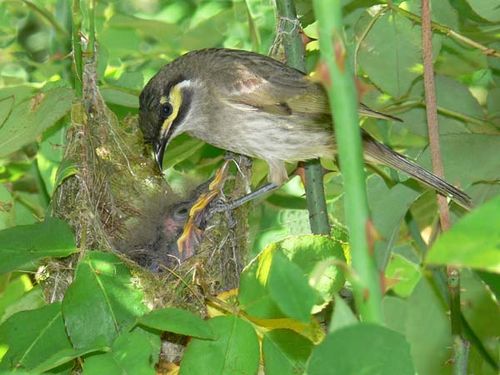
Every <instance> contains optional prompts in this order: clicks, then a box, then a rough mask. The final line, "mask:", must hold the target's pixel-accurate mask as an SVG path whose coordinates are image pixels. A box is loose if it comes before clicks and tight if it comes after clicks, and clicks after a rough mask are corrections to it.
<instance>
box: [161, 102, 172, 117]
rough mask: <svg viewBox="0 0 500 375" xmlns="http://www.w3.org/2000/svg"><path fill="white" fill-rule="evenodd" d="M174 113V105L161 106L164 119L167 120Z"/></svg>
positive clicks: (165, 104)
mask: <svg viewBox="0 0 500 375" xmlns="http://www.w3.org/2000/svg"><path fill="white" fill-rule="evenodd" d="M172 112H173V108H172V104H170V103H164V104H162V106H161V115H162V117H163V118H167V117H168V116H170V115H171V114H172Z"/></svg>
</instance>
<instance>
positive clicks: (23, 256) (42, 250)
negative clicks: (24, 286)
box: [0, 218, 77, 273]
mask: <svg viewBox="0 0 500 375" xmlns="http://www.w3.org/2000/svg"><path fill="white" fill-rule="evenodd" d="M76 251H77V248H76V244H75V238H74V236H73V232H72V231H71V228H70V227H69V225H68V224H67V223H66V222H64V221H62V220H59V219H54V218H50V219H47V220H46V221H45V222H43V223H40V224H32V225H19V226H16V227H12V228H8V229H4V230H2V231H0V273H5V272H9V271H14V270H16V269H21V268H22V267H23V266H24V267H31V266H33V265H35V264H36V262H37V261H38V260H40V259H43V258H46V257H65V256H68V255H70V254H73V253H75V252H76Z"/></svg>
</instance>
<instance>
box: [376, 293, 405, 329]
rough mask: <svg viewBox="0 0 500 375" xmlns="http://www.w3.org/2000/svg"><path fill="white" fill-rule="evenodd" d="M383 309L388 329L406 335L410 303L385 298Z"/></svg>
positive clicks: (403, 300) (388, 297)
mask: <svg viewBox="0 0 500 375" xmlns="http://www.w3.org/2000/svg"><path fill="white" fill-rule="evenodd" d="M382 308H383V312H384V318H385V324H386V326H387V328H390V329H393V330H394V331H397V332H400V333H402V334H403V335H404V334H405V332H406V320H407V316H408V302H407V301H406V300H405V299H402V298H398V297H392V296H385V297H384V299H383V300H382Z"/></svg>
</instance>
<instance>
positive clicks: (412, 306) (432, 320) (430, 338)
mask: <svg viewBox="0 0 500 375" xmlns="http://www.w3.org/2000/svg"><path fill="white" fill-rule="evenodd" d="M406 311H407V317H406V325H405V326H406V329H405V337H406V339H407V340H408V341H409V343H410V346H411V356H412V358H413V363H414V364H415V368H416V370H417V373H418V374H426V375H444V374H449V373H450V372H451V367H452V366H451V362H450V361H449V359H450V358H451V356H452V354H451V348H452V337H451V325H450V319H449V312H448V310H447V307H446V306H445V305H444V304H443V302H442V300H441V299H440V298H439V297H438V295H437V294H436V291H435V289H434V287H433V286H432V285H431V284H430V282H429V280H427V279H426V278H425V277H423V278H421V279H420V282H419V283H418V285H417V286H416V287H415V289H414V290H413V293H412V295H411V296H410V297H409V298H408V299H407V309H406Z"/></svg>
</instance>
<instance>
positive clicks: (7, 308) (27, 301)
mask: <svg viewBox="0 0 500 375" xmlns="http://www.w3.org/2000/svg"><path fill="white" fill-rule="evenodd" d="M7 280H8V281H7ZM5 284H6V285H5ZM0 285H1V287H0V323H2V322H3V321H4V320H6V319H8V318H9V317H10V316H12V315H14V314H15V313H17V312H19V311H25V310H33V309H37V308H39V307H42V306H45V305H46V303H45V300H44V296H43V292H42V290H41V288H40V286H36V287H34V288H33V284H32V283H31V281H30V279H29V277H28V275H27V274H24V273H23V274H19V275H16V274H14V275H12V274H5V275H3V276H2V277H0Z"/></svg>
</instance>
